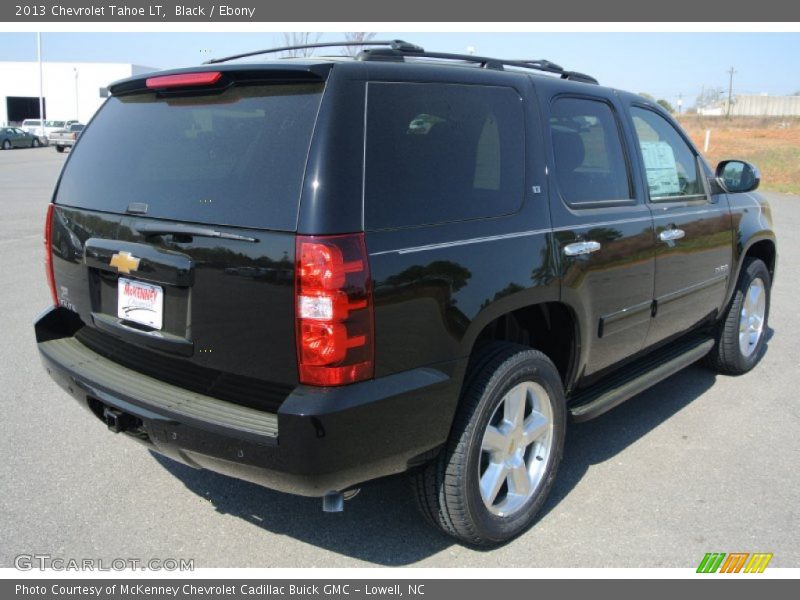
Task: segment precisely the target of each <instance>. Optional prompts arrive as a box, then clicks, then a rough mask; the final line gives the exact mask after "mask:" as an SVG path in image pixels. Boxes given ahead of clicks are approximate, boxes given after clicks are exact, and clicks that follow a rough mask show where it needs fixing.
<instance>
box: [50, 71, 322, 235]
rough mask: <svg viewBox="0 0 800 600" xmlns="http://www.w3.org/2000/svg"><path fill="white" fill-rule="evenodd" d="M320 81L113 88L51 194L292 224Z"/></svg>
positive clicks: (121, 206) (238, 221) (170, 212)
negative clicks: (172, 93)
mask: <svg viewBox="0 0 800 600" xmlns="http://www.w3.org/2000/svg"><path fill="white" fill-rule="evenodd" d="M321 95H322V85H321V84H301V85H260V86H247V87H244V86H234V87H231V88H228V89H227V90H225V91H224V92H222V93H215V94H213V95H204V96H184V97H170V98H168V99H164V98H161V97H158V96H157V95H156V94H155V93H146V94H136V95H131V96H121V97H111V98H109V99H108V101H107V102H106V104H105V105H104V106H103V108H102V109H101V110H100V111H99V112H98V114H97V115H96V117H95V118H94V120H93V121H92V124H91V126H90V127H88V128H87V129H86V130H85V131H84V132H83V133H82V134H81V143H80V144H78V145H76V147H75V150H74V154H73V155H72V156H71V158H70V159H69V161H68V163H67V167H66V168H65V170H64V174H63V176H62V179H61V183H60V185H59V189H58V193H57V202H58V203H60V204H66V205H70V206H76V207H80V208H88V209H94V210H103V211H109V212H118V213H123V212H125V211H126V209H127V207H128V205H129V204H131V203H134V202H136V203H144V204H147V206H148V210H147V216H148V217H160V218H166V219H175V220H181V221H193V222H202V223H213V224H219V225H238V226H247V227H262V228H266V229H277V230H282V231H293V230H295V229H296V223H297V209H298V205H299V201H300V190H301V184H302V178H303V173H304V170H305V165H306V158H307V155H308V148H309V144H310V141H311V134H312V132H313V128H314V122H315V120H316V114H317V109H318V107H319V103H320V98H321Z"/></svg>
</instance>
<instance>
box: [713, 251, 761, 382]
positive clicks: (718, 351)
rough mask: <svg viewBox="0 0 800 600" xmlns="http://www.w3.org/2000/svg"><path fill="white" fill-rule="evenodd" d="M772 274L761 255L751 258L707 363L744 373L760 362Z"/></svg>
mask: <svg viewBox="0 0 800 600" xmlns="http://www.w3.org/2000/svg"><path fill="white" fill-rule="evenodd" d="M771 288H772V278H771V277H770V274H769V269H767V266H766V265H765V264H764V262H763V261H761V260H759V259H752V258H751V259H748V260H747V262H745V263H744V265H742V272H741V274H740V275H739V280H738V281H737V282H736V290H735V291H734V293H733V298H732V299H731V303H730V306H729V307H728V311H727V312H726V313H725V318H724V319H723V320H722V321H721V322H720V323H719V325H718V327H717V332H716V343H715V344H714V347H713V348H712V350H711V352H710V353H709V354H708V356H707V357H706V364H707V365H708V366H709V367H711V368H712V369H714V370H715V371H717V372H719V373H725V374H728V375H741V374H742V373H747V372H748V371H749V370H750V369H752V368H753V367H754V366H756V363H758V361H759V359H760V358H761V353H762V350H763V348H764V343H765V341H766V333H767V321H768V319H769V303H770V293H771Z"/></svg>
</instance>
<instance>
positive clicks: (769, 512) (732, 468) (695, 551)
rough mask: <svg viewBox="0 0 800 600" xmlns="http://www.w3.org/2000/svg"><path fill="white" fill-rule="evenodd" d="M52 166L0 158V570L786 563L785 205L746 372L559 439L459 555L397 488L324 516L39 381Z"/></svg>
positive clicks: (36, 157) (795, 348)
mask: <svg viewBox="0 0 800 600" xmlns="http://www.w3.org/2000/svg"><path fill="white" fill-rule="evenodd" d="M65 159H66V155H60V154H57V153H56V152H55V150H54V149H53V148H41V149H25V150H11V151H4V152H0V190H2V195H1V196H0V202H1V203H2V212H3V218H2V226H1V227H0V265H2V266H0V273H2V285H0V309H2V313H1V314H2V316H3V332H4V334H5V336H4V337H5V340H4V341H5V343H4V344H3V345H2V346H0V377H2V382H3V385H2V389H1V390H0V402H1V403H2V404H0V411H1V412H0V418H1V419H2V433H3V434H2V435H1V436H0V489H1V490H2V492H3V493H2V494H0V506H2V511H0V531H1V532H2V534H0V567H10V566H13V561H14V557H15V556H16V555H18V554H23V553H27V554H30V553H49V554H51V555H53V556H59V557H63V558H83V557H93V558H102V559H104V560H108V561H110V560H111V559H113V558H139V559H152V558H156V559H162V560H163V559H165V558H184V559H194V565H195V567H279V566H280V567H347V566H384V565H386V566H431V567H696V565H697V564H698V563H699V562H700V560H701V559H702V558H703V555H704V554H705V553H706V552H726V553H729V552H772V553H774V558H773V560H772V563H771V565H770V566H771V567H800V502H798V500H799V499H800V475H798V464H800V444H799V443H798V432H800V408H798V400H797V388H798V384H800V376H799V375H798V374H799V373H800V371H799V370H798V366H799V365H800V316H799V315H800V311H798V310H797V309H796V305H797V277H796V273H797V272H798V271H797V269H798V265H797V263H796V262H795V261H796V260H797V258H796V257H798V256H800V235H797V232H798V231H800V198H798V197H793V196H788V195H779V194H767V195H768V196H769V198H770V201H771V203H772V206H773V212H774V217H775V221H776V229H777V232H778V236H779V243H780V258H779V261H778V274H777V281H776V284H775V287H774V290H773V297H772V310H771V314H770V326H771V328H770V330H769V332H768V335H769V338H768V348H767V351H766V354H765V356H764V358H763V360H762V361H761V363H760V364H759V365H758V367H757V368H756V369H754V370H753V371H752V372H751V373H749V374H747V375H744V376H741V377H726V376H720V375H715V374H713V373H711V372H709V371H707V370H705V369H703V368H702V367H700V366H692V367H690V368H688V369H686V370H685V371H683V372H681V373H679V374H677V375H674V376H673V377H670V378H669V379H667V380H665V381H663V382H662V383H660V384H659V385H657V386H656V387H654V388H652V389H650V390H648V391H647V392H645V393H643V394H641V395H639V396H637V397H636V398H634V399H632V400H630V401H629V402H627V403H625V404H623V405H622V406H620V407H618V408H616V409H614V410H612V411H611V412H609V413H607V414H605V415H603V416H602V417H600V418H598V419H596V420H594V421H590V422H588V423H584V424H575V425H571V427H570V429H569V432H568V435H567V442H566V452H565V456H564V462H563V464H562V467H561V471H560V473H559V476H558V481H557V483H556V485H555V489H554V490H553V493H552V495H551V497H550V499H549V501H548V502H547V504H546V506H545V508H544V511H543V512H542V514H541V516H540V518H539V521H538V522H537V524H536V525H535V526H534V527H533V528H532V529H531V530H529V531H528V532H527V533H525V534H524V535H522V536H521V537H519V538H518V539H516V540H514V541H512V542H511V543H509V544H507V545H505V546H503V547H501V548H497V549H494V550H491V551H476V550H473V549H471V548H467V547H464V546H461V545H459V544H457V543H455V542H454V541H453V540H451V539H450V538H448V537H446V536H444V535H442V534H440V533H438V532H437V531H435V530H433V529H431V528H429V527H428V526H427V525H425V523H424V522H423V521H422V519H421V518H420V517H419V516H418V515H417V513H416V509H415V507H414V505H413V501H412V497H411V494H410V493H409V491H408V489H407V486H406V483H405V480H404V479H403V478H402V477H393V478H389V479H385V480H382V481H377V482H373V483H370V484H368V485H365V486H364V487H363V489H362V491H361V493H360V494H359V495H358V496H357V497H356V498H354V499H353V500H350V501H348V502H347V503H346V507H345V511H344V513H342V514H334V515H330V514H323V513H322V512H321V502H320V501H319V500H314V499H307V498H298V497H293V496H289V495H285V494H281V493H277V492H273V491H270V490H267V489H264V488H261V487H258V486H256V485H253V484H250V483H245V482H242V481H238V480H235V479H231V478H227V477H224V476H221V475H217V474H214V473H210V472H206V471H196V470H193V469H190V468H188V467H185V466H183V465H180V464H177V463H175V462H172V461H171V460H169V459H166V458H162V457H159V456H157V455H155V454H151V453H150V452H149V451H147V450H146V449H144V448H143V447H142V446H140V445H139V444H137V443H136V442H134V441H132V440H130V439H127V438H125V437H124V436H115V435H114V434H112V433H110V432H108V431H107V430H106V429H105V428H104V427H103V426H102V425H101V424H99V423H98V422H97V420H96V419H93V418H90V416H89V415H88V413H86V412H85V411H84V410H82V409H81V408H79V407H78V405H77V404H75V403H74V402H73V401H72V400H71V399H70V398H68V397H67V395H66V394H65V393H64V392H62V391H61V390H60V389H59V388H58V387H57V386H56V385H55V384H54V383H53V382H51V380H50V379H49V378H48V377H47V376H46V375H45V372H44V369H43V368H42V367H41V365H40V362H39V358H38V353H37V350H36V346H35V343H34V337H33V327H32V324H33V321H34V319H35V317H36V315H37V314H38V313H39V312H40V311H41V310H43V309H44V308H46V306H47V305H48V302H49V292H48V290H47V285H46V282H45V275H44V267H43V244H42V230H43V222H44V215H45V210H46V206H47V203H48V201H49V199H50V195H51V192H52V189H53V186H54V184H55V182H56V179H57V177H58V173H59V170H60V168H61V166H62V164H63V163H64V160H65Z"/></svg>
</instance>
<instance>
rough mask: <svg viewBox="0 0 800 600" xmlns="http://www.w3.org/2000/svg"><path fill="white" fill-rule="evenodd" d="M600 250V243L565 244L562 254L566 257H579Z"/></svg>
mask: <svg viewBox="0 0 800 600" xmlns="http://www.w3.org/2000/svg"><path fill="white" fill-rule="evenodd" d="M600 248H601V246H600V242H594V241H588V242H575V243H574V244H567V245H566V246H564V254H566V255H567V256H581V255H583V254H591V253H592V252H597V251H598V250H600Z"/></svg>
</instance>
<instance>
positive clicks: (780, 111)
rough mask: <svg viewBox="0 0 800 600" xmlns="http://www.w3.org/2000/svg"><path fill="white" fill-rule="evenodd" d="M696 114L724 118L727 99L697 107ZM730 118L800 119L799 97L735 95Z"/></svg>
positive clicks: (726, 110)
mask: <svg viewBox="0 0 800 600" xmlns="http://www.w3.org/2000/svg"><path fill="white" fill-rule="evenodd" d="M697 114H699V115H704V116H707V117H715V116H717V117H718V116H724V115H727V114H729V112H728V99H727V98H724V99H721V100H719V101H717V102H714V103H713V104H709V105H708V106H704V107H699V108H698V109H697ZM730 116H732V117H800V96H767V95H765V94H760V95H755V94H753V95H746V94H737V95H735V96H734V97H733V102H731V107H730Z"/></svg>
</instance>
